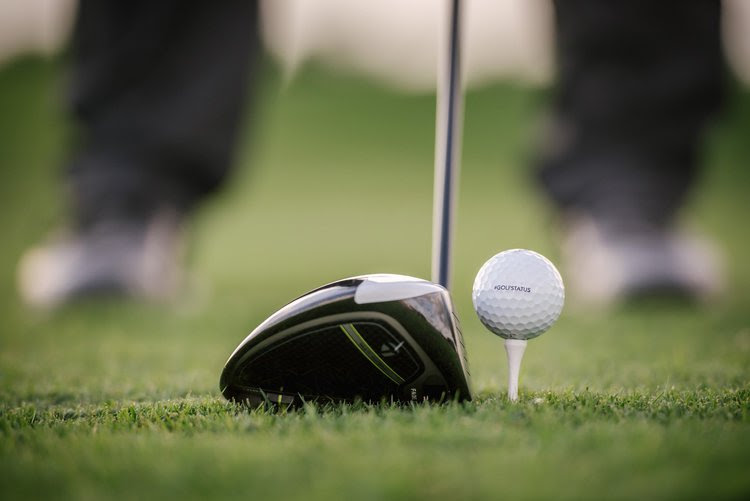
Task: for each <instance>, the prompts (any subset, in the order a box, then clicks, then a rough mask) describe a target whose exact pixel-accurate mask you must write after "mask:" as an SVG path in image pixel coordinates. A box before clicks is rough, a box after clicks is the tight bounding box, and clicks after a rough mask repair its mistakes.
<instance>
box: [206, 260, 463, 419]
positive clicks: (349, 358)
mask: <svg viewBox="0 0 750 501" xmlns="http://www.w3.org/2000/svg"><path fill="white" fill-rule="evenodd" d="M469 385H470V382H469V370H468V366H467V362H466V356H465V348H464V344H463V338H462V335H461V330H460V328H459V323H458V318H457V317H456V314H455V312H454V310H453V304H452V301H451V298H450V294H449V293H448V291H447V290H446V289H445V288H443V287H442V286H440V285H437V284H434V283H432V282H428V281H426V280H421V279H417V278H413V277H408V276H403V275H391V274H378V275H364V276H359V277H353V278H347V279H344V280H339V281H337V282H333V283H330V284H327V285H324V286H322V287H320V288H318V289H315V290H313V291H310V292H308V293H307V294H304V295H303V296H300V297H299V298H297V299H295V300H294V301H292V302H291V303H289V304H287V305H286V306H284V307H283V308H281V309H280V310H279V311H277V312H276V313H274V314H273V315H271V316H270V317H269V318H268V319H266V320H265V321H264V322H263V323H261V324H260V325H259V326H258V327H257V328H255V330H253V331H252V332H251V333H250V335H248V336H247V337H246V338H245V340H244V341H242V342H241V343H240V345H239V346H238V347H237V348H236V349H235V350H234V352H233V353H232V354H231V356H230V357H229V359H228V360H227V362H226V364H225V366H224V370H223V372H222V374H221V380H220V388H221V392H222V394H223V395H224V396H225V397H226V398H227V399H229V400H233V401H238V402H245V403H248V404H250V405H260V404H263V403H272V404H277V405H286V406H297V405H300V404H302V403H303V402H306V401H318V402H354V401H356V400H362V401H365V402H384V401H385V402H399V403H408V402H424V401H429V402H442V401H448V400H459V401H461V400H470V399H471V391H470V389H469Z"/></svg>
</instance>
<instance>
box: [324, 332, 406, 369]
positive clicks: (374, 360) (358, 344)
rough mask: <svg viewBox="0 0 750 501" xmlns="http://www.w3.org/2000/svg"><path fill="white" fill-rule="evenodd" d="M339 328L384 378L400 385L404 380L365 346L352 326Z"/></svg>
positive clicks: (363, 340) (365, 343)
mask: <svg viewBox="0 0 750 501" xmlns="http://www.w3.org/2000/svg"><path fill="white" fill-rule="evenodd" d="M339 327H341V330H342V331H343V332H344V334H346V337H348V338H349V341H351V342H352V344H354V346H356V347H357V349H358V350H359V352H360V353H362V355H364V356H365V358H366V359H367V360H369V361H370V363H372V365H374V366H375V367H377V369H378V370H379V371H380V372H382V373H383V374H385V376H386V377H387V378H388V379H390V380H391V381H393V382H394V383H396V384H401V383H403V382H404V381H405V380H404V378H402V377H401V376H399V375H398V373H397V372H396V371H394V370H393V369H391V367H390V366H389V365H388V364H387V363H385V361H384V360H383V359H382V358H380V356H379V355H378V354H377V353H376V352H375V350H373V349H372V347H371V346H370V345H369V344H367V341H365V339H364V338H363V337H362V335H361V334H360V333H359V332H358V331H357V329H356V328H355V327H354V325H353V324H342V325H340V326H339Z"/></svg>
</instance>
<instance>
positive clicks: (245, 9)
mask: <svg viewBox="0 0 750 501" xmlns="http://www.w3.org/2000/svg"><path fill="white" fill-rule="evenodd" d="M257 31H258V30H257V5H256V2H255V1H252V0H221V1H217V2H211V1H202V0H159V1H147V0H134V1H127V2H121V1H116V0H82V1H81V3H80V6H79V12H78V18H77V22H76V26H75V32H74V40H73V65H72V66H73V68H72V89H71V102H72V107H73V111H74V113H75V115H76V117H77V118H78V119H79V121H80V123H81V125H82V133H83V135H82V138H81V139H82V142H81V144H80V148H79V149H78V150H77V151H76V153H75V155H74V157H73V159H72V161H71V163H70V165H69V169H68V171H67V172H68V180H69V187H70V190H71V195H72V199H73V210H74V218H75V219H76V221H77V222H78V223H79V224H83V225H85V224H87V223H90V222H93V221H96V220H97V219H102V218H123V217H124V218H148V217H150V215H151V214H153V213H154V211H155V210H157V209H159V208H160V207H164V206H168V207H172V208H175V209H177V210H180V211H186V210H188V209H190V208H191V207H192V206H193V205H194V204H195V202H196V201H197V200H199V199H200V198H201V197H203V196H204V195H206V194H208V193H210V192H212V191H213V190H215V189H216V188H217V187H218V186H219V185H220V183H221V182H222V180H223V179H224V178H225V176H226V174H227V172H228V169H229V165H230V163H231V159H232V152H233V149H234V145H235V140H236V136H237V129H238V125H239V121H240V116H241V114H242V111H243V107H244V104H245V97H246V94H247V91H248V86H249V75H250V70H251V63H252V59H253V56H254V54H255V52H256V49H257V46H258V44H257Z"/></svg>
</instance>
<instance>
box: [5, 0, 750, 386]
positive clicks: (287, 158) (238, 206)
mask: <svg viewBox="0 0 750 501" xmlns="http://www.w3.org/2000/svg"><path fill="white" fill-rule="evenodd" d="M724 7H725V12H724V16H723V23H724V32H723V33H724V46H725V49H726V54H727V57H728V60H729V61H730V63H731V65H732V68H733V71H734V74H735V75H736V77H737V80H733V83H732V85H731V91H730V98H729V103H728V106H727V107H726V111H725V113H724V114H723V115H722V117H721V120H720V121H718V122H717V124H716V126H715V127H714V128H713V129H712V132H711V134H710V137H709V144H708V147H707V149H706V153H705V154H704V162H705V163H706V164H707V167H708V168H707V169H705V173H704V175H703V178H702V182H701V189H700V190H698V191H696V192H695V193H694V194H693V196H692V198H691V199H690V203H689V205H688V207H687V209H686V211H685V217H686V219H687V220H688V221H689V223H690V224H692V225H694V226H697V227H699V228H701V229H703V230H704V231H706V232H707V233H708V234H710V235H711V236H713V237H715V238H717V239H718V241H720V242H721V244H722V246H723V249H724V252H725V254H726V256H727V261H728V266H729V270H730V274H729V281H730V284H729V288H728V293H727V294H726V296H725V297H724V299H723V302H721V303H719V306H718V307H716V308H718V309H716V310H715V311H717V312H718V313H716V315H719V316H721V312H723V313H724V314H726V315H729V313H727V312H730V313H731V315H730V316H732V317H733V318H736V322H735V324H732V327H731V328H730V329H729V330H730V331H732V332H733V333H736V332H737V329H739V327H737V325H746V324H747V317H746V315H745V314H744V313H742V312H744V311H745V307H746V306H747V297H748V293H749V292H750V265H748V264H747V262H746V259H745V256H747V255H748V253H750V238H748V236H747V230H746V229H745V226H746V225H745V224H744V217H746V216H747V215H749V214H750V205H749V203H748V198H747V197H746V194H745V191H746V188H747V186H748V179H749V178H750V174H748V170H747V169H745V168H744V164H745V163H746V162H747V159H748V158H750V151H748V150H750V144H749V143H748V142H747V141H746V135H747V131H748V130H750V96H748V94H747V92H746V90H745V86H744V84H743V83H741V82H747V81H750V30H748V29H747V27H749V26H750V6H749V5H748V3H747V2H743V1H741V0H732V1H726V2H724ZM75 8H76V3H75V2H74V1H62V0H57V1H53V0H44V1H43V0H33V1H32V0H30V1H28V2H14V1H11V0H3V1H1V2H0V109H2V110H3V111H2V114H0V137H1V138H2V139H1V140H0V145H1V146H0V163H1V164H2V169H1V170H0V171H1V172H0V190H2V192H1V194H0V200H1V202H0V203H2V207H3V213H4V214H5V216H4V217H3V218H2V223H0V225H1V226H0V228H1V229H2V235H3V245H2V248H1V249H0V277H2V280H1V283H2V285H1V286H0V287H1V289H0V298H1V303H2V306H0V308H2V311H1V312H0V313H1V314H2V316H3V318H4V320H3V331H4V332H3V333H2V343H3V345H4V347H5V349H4V350H3V351H2V355H0V357H2V363H3V366H4V367H5V371H6V374H11V375H15V376H13V377H11V379H9V380H8V381H13V382H15V384H14V385H12V386H13V388H14V389H12V390H11V389H10V387H6V389H5V390H4V391H6V392H10V393H8V394H15V395H20V394H27V395H32V394H38V393H39V391H40V389H39V385H40V384H42V383H39V381H35V380H34V378H33V377H32V375H33V374H37V373H42V372H44V370H45V367H46V366H47V364H49V363H51V361H52V359H53V358H54V357H55V352H54V350H52V349H51V343H53V341H54V340H55V339H57V338H58V336H60V335H63V334H64V335H65V336H66V339H67V340H68V343H69V344H68V349H69V350H71V354H70V357H69V360H70V361H69V362H65V361H63V362H60V363H59V364H58V369H59V371H60V372H59V374H63V375H64V376H60V377H62V381H66V382H71V381H77V382H79V383H81V384H82V386H79V388H87V390H86V391H94V392H96V393H98V394H100V395H101V394H104V395H132V394H133V392H135V393H137V394H139V395H142V396H143V395H151V396H153V395H155V394H156V395H174V394H175V393H176V394H184V393H186V392H215V391H216V388H215V379H216V376H218V370H219V368H220V367H221V363H222V362H223V359H224V357H225V356H226V355H227V354H228V353H229V351H230V350H231V349H232V348H233V347H234V345H235V344H236V342H238V341H239V340H240V339H241V338H242V337H243V335H244V333H246V332H248V331H249V330H250V329H251V328H252V327H253V326H254V325H256V324H257V323H258V322H259V321H260V320H262V319H263V318H265V316H267V315H268V314H270V313H271V312H273V311H274V310H275V309H277V308H278V307H280V306H281V305H283V304H284V303H285V302H287V301H288V300H289V299H291V298H293V297H296V296H297V295H299V294H301V293H303V292H305V291H307V290H309V289H311V288H313V287H316V286H318V285H320V284H321V283H326V282H329V281H332V280H335V279H338V278H341V277H345V276H351V275H357V274H362V273H374V272H392V273H403V274H408V275H415V276H419V277H428V276H429V266H430V265H429V263H430V255H429V253H430V237H431V236H430V231H431V224H430V223H431V210H432V169H433V154H434V113H435V97H434V84H435V79H436V70H435V68H436V60H437V38H438V37H437V33H438V26H439V22H438V19H439V11H438V2H431V1H427V0H422V1H415V2H409V3H408V6H406V5H404V4H403V2H397V1H395V0H392V1H384V2H375V3H373V2H347V1H344V0H325V1H324V0H319V1H317V2H314V3H313V2H308V1H304V0H284V1H264V2H261V26H262V29H261V34H262V39H263V47H264V52H263V54H264V56H263V57H262V61H261V63H260V67H259V70H258V72H257V74H258V75H259V81H260V83H259V88H258V90H257V95H256V99H255V103H256V104H255V105H254V108H253V110H252V116H245V117H244V122H245V124H246V126H245V127H244V128H243V129H242V133H241V135H240V139H239V152H238V154H237V155H236V158H235V160H234V164H235V167H236V168H235V170H234V172H233V174H232V176H231V180H230V181H231V182H229V183H228V185H227V189H226V190H224V191H222V192H221V194H220V195H218V196H216V197H213V198H211V199H210V201H209V202H208V203H207V204H206V205H205V206H202V207H201V209H200V210H199V211H198V212H197V214H196V217H195V218H194V219H193V220H192V221H191V225H190V230H191V231H190V233H189V246H188V248H189V260H188V261H189V263H190V265H189V268H190V286H189V287H187V288H186V290H185V291H184V294H183V295H182V297H181V298H180V301H178V303H177V304H176V305H174V306H173V307H170V308H169V309H167V310H166V311H165V310H162V309H161V308H158V307H148V306H142V305H135V304H129V303H126V304H119V303H113V304H112V305H110V306H111V307H109V306H107V303H105V304H100V305H86V304H84V305H80V306H77V307H75V308H73V309H71V310H67V311H63V312H57V313H55V314H54V316H52V317H51V319H50V317H49V316H46V315H40V314H39V313H38V312H35V311H33V310H29V309H26V308H24V307H23V305H22V304H21V301H20V299H19V298H18V295H17V292H16V290H15V285H14V284H15V280H16V278H15V274H16V264H17V262H18V259H19V258H20V256H21V255H22V253H23V251H24V249H26V248H28V247H29V246H31V245H32V244H34V243H35V242H38V241H40V240H42V239H43V238H44V237H45V235H47V234H48V233H49V231H50V230H52V229H54V228H55V227H57V226H59V225H60V224H61V223H64V216H63V215H64V213H65V209H64V208H65V202H64V198H63V195H64V193H63V190H62V188H61V184H60V176H61V174H60V168H61V164H62V163H63V161H64V160H65V159H66V155H68V153H69V151H70V148H71V146H72V145H73V144H75V141H76V133H75V131H74V129H73V127H72V126H71V124H70V123H69V121H68V119H67V118H66V115H65V113H66V110H65V105H64V99H63V96H64V94H63V92H64V88H65V87H64V86H65V84H66V77H67V73H66V72H67V62H68V60H67V56H66V42H67V41H68V37H69V33H70V25H71V22H72V19H73V12H74V9H75ZM466 16H467V21H466V60H465V66H464V69H465V73H466V83H467V89H468V92H467V97H466V105H465V118H464V124H465V130H464V145H463V150H464V151H463V166H462V178H461V182H460V195H459V219H458V227H457V234H456V263H455V265H456V268H455V277H456V278H455V287H454V291H453V294H454V296H455V297H456V301H457V304H458V309H459V311H460V312H461V314H462V316H463V318H464V323H465V327H466V331H467V338H468V339H467V345H468V347H469V352H470V353H474V354H475V355H474V357H471V358H472V359H473V360H475V362H474V363H475V374H476V375H477V376H476V377H477V384H478V388H479V389H492V388H498V387H500V386H501V383H502V377H501V376H500V374H499V373H498V371H497V366H496V363H497V357H498V356H499V344H497V343H496V340H495V339H493V338H492V337H491V336H489V335H487V334H485V333H484V331H483V330H482V328H481V326H480V324H479V323H478V321H477V320H476V318H475V316H474V314H473V312H472V308H471V303H470V291H471V283H472V281H473V278H474V275H475V273H476V271H477V270H478V269H479V267H480V266H481V264H482V263H483V262H484V261H485V260H486V259H488V258H489V257H490V256H492V255H493V254H494V253H496V252H498V251H499V250H502V249H506V248H513V247H525V248H532V249H536V250H538V251H540V252H542V253H543V254H545V255H548V256H550V257H551V258H552V260H553V261H557V260H558V258H559V250H558V243H559V241H558V239H557V233H556V228H557V226H556V225H555V222H556V221H555V220H554V219H553V217H552V215H551V212H550V210H549V209H550V208H549V207H548V206H547V205H545V202H544V200H543V199H542V198H541V197H539V196H538V194H537V193H536V191H535V190H534V188H533V186H532V182H531V180H530V174H529V158H530V156H531V154H532V151H531V150H532V146H531V145H532V144H533V142H532V140H533V138H534V134H535V131H536V129H537V127H536V126H537V122H538V119H539V116H540V115H541V112H542V111H543V110H544V107H545V106H546V105H547V104H548V102H549V86H550V84H551V82H552V77H553V73H554V61H553V60H554V57H553V54H554V47H553V33H552V24H553V23H552V6H551V4H550V3H549V2H547V1H543V0H533V1H522V0H504V1H489V0H474V1H470V2H467V13H466ZM690 312H691V313H690V314H689V315H687V316H685V315H682V317H681V318H682V319H683V320H682V321H685V322H690V321H691V320H690V319H691V318H694V317H691V316H690V315H702V314H703V313H702V312H698V311H693V310H690ZM591 318H594V319H595V320H591ZM608 318H610V317H606V316H603V314H599V316H597V315H596V314H595V315H593V316H588V315H587V316H584V315H576V314H575V312H574V311H570V312H569V311H566V312H565V313H564V316H563V319H562V320H561V324H560V327H559V330H560V331H561V332H563V333H565V332H569V333H572V332H576V333H577V335H580V336H589V338H590V340H591V341H592V343H593V344H592V345H591V348H590V349H591V353H592V354H594V362H593V364H594V365H597V364H600V366H605V365H606V363H607V360H608V359H609V356H610V353H611V346H610V344H611V342H612V338H611V336H615V334H614V333H609V334H607V333H602V332H600V330H601V329H600V328H601V327H602V326H604V325H607V324H608V322H609V321H610V320H608ZM622 318H623V322H625V324H623V325H627V326H628V327H622V329H623V330H627V329H630V328H631V327H632V325H631V324H628V322H631V321H632V322H635V323H636V324H638V323H639V322H641V321H642V320H641V317H640V316H637V315H636V316H635V317H629V316H627V315H625V316H624V317H622ZM700 318H703V317H700ZM711 318H714V317H711ZM723 318H726V316H725V317H723ZM664 321H665V322H667V324H665V325H669V326H670V327H669V329H674V330H679V329H676V328H675V327H674V325H676V324H675V323H674V321H675V319H674V318H673V317H669V318H668V319H667V318H665V319H664ZM707 321H708V320H707ZM717 321H718V320H717ZM579 322H583V325H584V327H581V324H579ZM586 322H594V324H588V323H586ZM596 322H601V323H599V324H596ZM601 336H603V337H601ZM99 337H101V339H106V340H107V342H106V343H101V344H99V345H97V347H95V348H91V347H87V346H88V345H86V342H87V341H88V340H89V339H91V338H99ZM549 337H550V338H551V339H550V341H545V342H544V343H539V345H540V347H539V348H538V349H540V350H543V351H544V353H546V354H547V358H545V357H544V356H543V355H542V356H539V357H533V356H532V357H529V359H530V361H529V364H530V367H531V368H530V370H529V372H528V374H529V375H528V379H527V380H526V383H527V384H529V385H530V387H532V388H533V387H535V386H537V385H550V384H551V385H553V387H554V385H558V384H559V385H562V386H565V387H568V386H569V385H572V386H573V387H582V386H588V385H590V384H591V382H590V381H587V380H586V375H587V374H588V372H587V370H586V369H584V368H582V367H580V366H579V365H577V364H576V363H575V362H572V363H568V362H571V361H575V360H576V358H575V355H574V354H573V353H572V352H566V351H565V349H564V348H563V347H562V346H563V345H562V344H561V343H562V341H559V340H558V341H555V339H561V338H562V335H561V337H560V338H558V337H557V336H556V335H555V334H552V335H551V336H549ZM75 340H78V341H77V342H78V343H80V344H76V341H75ZM133 340H138V341H139V342H133ZM183 340H184V341H186V342H187V341H189V342H192V343H195V345H194V346H192V347H190V345H189V343H188V344H186V346H185V348H184V349H183V350H182V351H178V352H173V355H172V356H173V357H175V359H174V360H173V361H172V363H163V361H162V363H156V361H157V360H159V359H160V357H162V356H163V355H164V354H165V352H166V351H167V350H166V349H160V347H161V348H165V347H166V346H170V345H172V344H173V343H181V342H182V341H183ZM700 346H702V345H700ZM631 348H632V347H631ZM694 348H695V353H696V354H697V353H698V352H699V351H700V349H699V346H698V345H696V346H695V347H694ZM534 349H535V350H536V349H537V348H536V347H535V348H534ZM28 353H36V355H37V356H36V357H34V358H33V361H32V360H31V359H30V358H28V357H26V356H25V355H26V354H28ZM486 353H491V354H493V355H491V356H490V355H483V354H486ZM553 353H556V354H557V355H556V356H562V357H563V358H562V359H561V360H560V361H559V364H552V365H550V366H548V367H546V369H545V370H546V372H545V373H544V374H542V373H540V372H535V371H534V364H535V363H537V364H542V363H543V362H542V361H545V360H546V362H545V363H549V357H551V356H552V354H553ZM565 353H567V355H565ZM634 353H635V352H633V359H632V361H633V362H634V363H636V362H635V359H636V358H637V357H636V355H635V354H634ZM743 353H744V352H743ZM596 354H598V356H599V357H600V358H598V359H597V355H596ZM99 356H103V358H101V359H100V358H98V357H99ZM565 356H569V357H571V358H570V359H568V360H567V362H566V359H565ZM696 356H697V355H696ZM743 356H744V355H743ZM553 358H554V357H553ZM82 360H85V363H81V361H82ZM534 360H537V361H538V362H534ZM624 363H625V364H626V365H627V363H626V362H624ZM707 363H708V361H707ZM711 363H713V362H711ZM668 365H669V364H667V366H668ZM125 367H127V368H130V369H133V368H137V369H142V374H143V375H142V376H138V375H137V374H139V373H140V372H139V370H132V371H131V370H128V373H129V374H130V376H129V377H131V378H133V379H132V381H131V382H130V383H129V384H130V386H128V384H125V385H124V386H123V383H122V379H121V378H120V376H121V374H122V371H123V370H125V369H124V368H125ZM92 368H96V370H92ZM537 368H539V366H537ZM664 370H665V371H667V373H668V372H669V371H668V370H667V369H666V366H665V369H664ZM626 372H627V370H626ZM631 372H632V374H633V376H634V378H635V379H634V380H632V381H631V382H632V383H633V384H635V385H638V384H643V385H649V384H651V383H650V382H649V381H650V380H649V379H648V377H646V376H643V378H640V376H638V374H639V373H638V370H636V369H633V370H632V371H631ZM94 373H96V374H97V376H96V378H93V377H92V374H94ZM177 373H179V374H180V377H178V378H175V377H172V376H174V375H175V374H177ZM696 374H700V371H698V372H697V373H696ZM618 377H619V375H615V374H605V375H603V376H602V378H600V379H599V380H598V382H597V383H596V384H595V386H597V387H600V388H603V389H604V388H610V387H612V385H615V386H616V385H617V384H619V383H618V382H617V381H618ZM684 377H685V378H687V379H689V380H692V379H693V377H698V376H696V375H695V374H694V375H693V376H689V375H687V374H685V375H684ZM94 379H96V381H94ZM687 379H686V380H687ZM44 384H49V385H51V386H50V388H53V387H55V383H54V382H48V383H44ZM133 388H140V389H139V390H134V389H133ZM144 388H149V389H150V390H145V389H144ZM50 391H52V390H50ZM55 391H56V390H55ZM71 391H73V392H75V391H76V390H71ZM149 391H151V392H155V393H149ZM41 393H44V391H41ZM79 397H80V395H79Z"/></svg>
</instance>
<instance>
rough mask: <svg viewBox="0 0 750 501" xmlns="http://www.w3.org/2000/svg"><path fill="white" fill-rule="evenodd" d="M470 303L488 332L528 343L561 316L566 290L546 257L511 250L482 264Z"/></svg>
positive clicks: (524, 251) (555, 269)
mask: <svg viewBox="0 0 750 501" xmlns="http://www.w3.org/2000/svg"><path fill="white" fill-rule="evenodd" d="M471 299H472V301H473V303H474V309H475V310H476V312H477V315H479V320H481V321H482V323H483V324H484V325H485V327H487V328H488V329H489V330H491V331H492V332H494V333H495V334H497V335H498V336H501V337H503V338H506V339H531V338H534V337H536V336H538V335H540V334H542V333H543V332H544V331H546V330H547V329H549V327H550V326H551V325H552V324H553V323H555V320H557V317H559V316H560V312H561V311H562V307H563V303H564V301H565V288H564V287H563V282H562V278H561V277H560V273H559V272H558V271H557V268H555V266H554V265H553V264H552V263H551V262H550V261H549V260H548V259H547V258H546V257H544V256H542V255H541V254H538V253H536V252H534V251H530V250H525V249H512V250H507V251H504V252H501V253H500V254H496V255H495V256H493V257H492V258H490V260H489V261H487V262H486V263H484V265H483V266H482V268H481V269H480V270H479V273H477V277H476V278H475V279H474V288H473V290H472V294H471Z"/></svg>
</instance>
